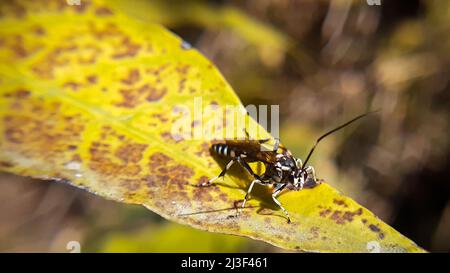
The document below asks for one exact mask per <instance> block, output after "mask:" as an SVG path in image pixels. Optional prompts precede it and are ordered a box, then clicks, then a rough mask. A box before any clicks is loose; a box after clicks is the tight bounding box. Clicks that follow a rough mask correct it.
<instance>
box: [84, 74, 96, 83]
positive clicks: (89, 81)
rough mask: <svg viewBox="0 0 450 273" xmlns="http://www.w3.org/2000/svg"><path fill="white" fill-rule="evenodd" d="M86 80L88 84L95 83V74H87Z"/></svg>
mask: <svg viewBox="0 0 450 273" xmlns="http://www.w3.org/2000/svg"><path fill="white" fill-rule="evenodd" d="M86 80H87V82H88V83H90V84H96V83H97V76H95V75H89V76H87V77H86Z"/></svg>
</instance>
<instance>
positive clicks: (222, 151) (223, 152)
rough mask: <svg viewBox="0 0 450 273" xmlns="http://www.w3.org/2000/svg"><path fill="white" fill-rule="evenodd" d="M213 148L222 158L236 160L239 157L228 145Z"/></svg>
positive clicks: (216, 145)
mask: <svg viewBox="0 0 450 273" xmlns="http://www.w3.org/2000/svg"><path fill="white" fill-rule="evenodd" d="M211 148H212V150H213V151H214V152H215V153H216V154H218V155H220V156H225V157H232V158H234V157H235V156H236V155H237V153H236V151H235V150H234V149H233V148H231V147H230V146H228V145H227V144H213V145H212V147H211Z"/></svg>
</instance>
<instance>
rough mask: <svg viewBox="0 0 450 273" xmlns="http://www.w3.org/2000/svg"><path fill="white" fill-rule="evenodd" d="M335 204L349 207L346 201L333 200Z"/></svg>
mask: <svg viewBox="0 0 450 273" xmlns="http://www.w3.org/2000/svg"><path fill="white" fill-rule="evenodd" d="M333 203H335V204H336V205H338V206H343V207H346V208H347V207H348V205H347V204H346V203H345V201H344V200H339V199H333Z"/></svg>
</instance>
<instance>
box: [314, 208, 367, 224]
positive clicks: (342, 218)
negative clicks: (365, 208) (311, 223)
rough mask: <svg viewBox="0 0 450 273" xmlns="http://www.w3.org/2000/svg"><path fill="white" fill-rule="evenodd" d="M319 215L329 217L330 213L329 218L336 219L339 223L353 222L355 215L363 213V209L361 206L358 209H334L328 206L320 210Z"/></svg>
mask: <svg viewBox="0 0 450 273" xmlns="http://www.w3.org/2000/svg"><path fill="white" fill-rule="evenodd" d="M319 215H320V216H321V217H327V216H328V215H329V219H331V220H333V221H335V222H336V224H338V225H343V224H345V223H346V222H352V221H353V219H354V217H355V216H357V215H362V209H361V208H359V209H357V210H356V211H341V210H335V211H332V210H331V209H330V208H328V209H325V210H322V211H321V212H319Z"/></svg>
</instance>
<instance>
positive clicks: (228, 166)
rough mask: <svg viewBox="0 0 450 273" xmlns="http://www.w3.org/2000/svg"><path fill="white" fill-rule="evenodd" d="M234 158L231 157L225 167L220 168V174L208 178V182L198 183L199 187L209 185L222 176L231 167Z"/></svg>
mask: <svg viewBox="0 0 450 273" xmlns="http://www.w3.org/2000/svg"><path fill="white" fill-rule="evenodd" d="M236 161H237V160H236V159H234V158H233V159H231V160H230V162H228V164H227V165H226V166H225V168H224V169H223V170H222V172H220V174H219V175H218V176H216V177H214V178H212V179H210V180H208V182H204V183H202V184H200V186H201V187H208V186H211V184H212V183H213V182H214V181H216V180H217V179H219V178H221V177H224V176H225V173H226V172H227V171H228V170H229V169H230V168H231V166H233V164H234V162H236Z"/></svg>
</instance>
